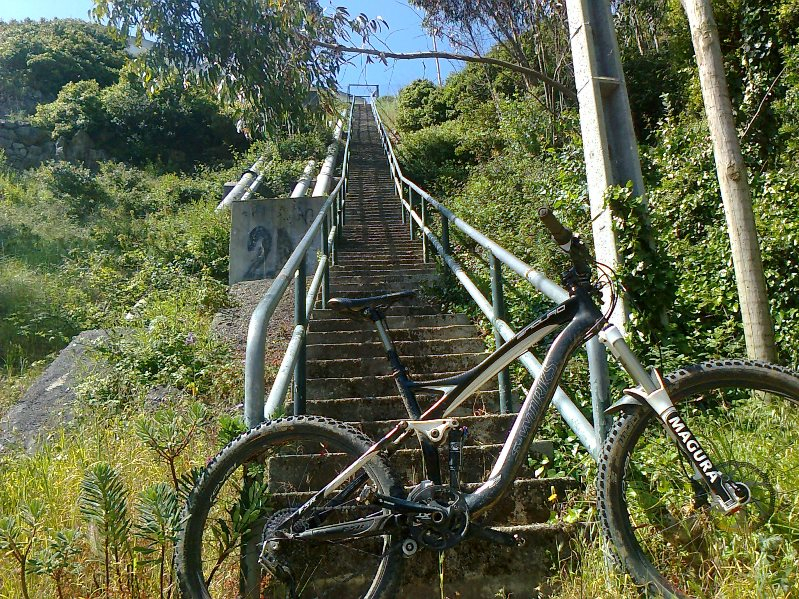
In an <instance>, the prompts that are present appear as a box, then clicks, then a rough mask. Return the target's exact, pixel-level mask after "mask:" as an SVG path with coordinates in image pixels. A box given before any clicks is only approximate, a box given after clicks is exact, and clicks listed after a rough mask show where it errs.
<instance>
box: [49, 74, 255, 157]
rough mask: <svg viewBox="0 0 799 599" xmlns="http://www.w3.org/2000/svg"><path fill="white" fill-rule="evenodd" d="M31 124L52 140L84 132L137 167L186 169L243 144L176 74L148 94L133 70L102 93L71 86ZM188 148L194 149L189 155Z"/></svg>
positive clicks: (93, 85) (212, 104)
mask: <svg viewBox="0 0 799 599" xmlns="http://www.w3.org/2000/svg"><path fill="white" fill-rule="evenodd" d="M33 120H34V123H35V124H37V125H39V126H41V127H45V128H47V129H50V130H52V132H53V134H52V135H53V139H58V138H60V137H64V138H66V139H71V138H72V137H73V136H74V135H75V134H76V133H77V132H78V131H84V132H86V133H87V134H88V135H89V136H90V138H91V139H92V140H93V141H94V143H95V144H96V146H97V147H98V148H100V149H103V150H105V151H106V152H107V153H108V154H109V155H111V156H114V157H115V158H116V159H117V160H123V161H126V162H129V163H131V164H138V165H144V164H147V163H153V162H154V163H161V164H166V165H167V166H170V167H173V168H174V167H177V168H186V167H189V166H191V165H193V164H195V163H197V162H209V161H212V160H219V159H222V158H226V157H227V156H228V153H229V151H230V148H239V149H241V148H242V147H243V146H244V143H245V139H244V137H243V136H242V135H240V134H239V133H237V131H236V125H235V120H234V119H233V117H232V116H230V115H228V114H226V113H225V112H224V111H223V110H222V109H221V108H220V106H219V104H218V103H217V102H216V101H215V100H213V99H212V98H211V96H210V95H208V94H206V93H203V92H202V91H201V90H199V89H197V88H190V89H184V87H183V85H182V83H180V82H178V81H177V80H175V78H174V76H173V78H172V79H170V80H169V81H167V82H164V83H163V84H162V86H161V87H159V89H158V91H157V92H156V93H152V94H148V93H147V90H146V89H145V87H144V86H143V85H142V84H141V83H140V82H139V81H138V80H137V79H136V78H135V77H134V75H133V74H132V73H131V72H130V70H129V69H126V70H124V71H123V72H122V75H121V77H120V80H119V81H118V82H117V83H115V84H114V85H111V86H108V87H106V88H104V89H101V87H100V85H99V84H98V83H97V82H96V81H94V80H90V81H80V82H77V83H68V84H67V85H65V86H64V87H63V88H62V89H61V91H59V93H58V97H57V98H56V99H55V101H53V102H51V103H49V104H40V105H39V106H38V107H37V110H36V115H35V117H34V119H33ZM187 147H190V148H192V149H194V150H195V151H194V152H193V153H192V155H191V156H189V155H188V154H187V153H186V148H187Z"/></svg>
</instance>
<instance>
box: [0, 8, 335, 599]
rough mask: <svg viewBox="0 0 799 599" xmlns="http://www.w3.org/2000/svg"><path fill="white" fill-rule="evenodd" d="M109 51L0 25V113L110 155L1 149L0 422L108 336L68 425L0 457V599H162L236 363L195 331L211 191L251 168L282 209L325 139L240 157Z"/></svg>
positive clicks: (83, 33)
mask: <svg viewBox="0 0 799 599" xmlns="http://www.w3.org/2000/svg"><path fill="white" fill-rule="evenodd" d="M122 47H123V46H122V45H121V44H119V42H117V41H116V40H115V38H113V37H112V36H111V35H110V34H108V33H107V31H106V30H104V29H102V28H100V27H96V26H94V25H89V24H86V23H82V22H77V21H46V22H41V23H33V22H25V23H6V24H2V25H0V71H2V72H3V73H4V77H3V78H2V81H3V86H4V87H3V88H2V90H0V94H6V95H5V96H3V97H6V98H8V97H9V90H13V89H16V90H17V91H18V92H20V93H18V94H17V96H16V98H17V99H18V100H20V105H26V106H28V107H29V109H28V110H27V112H28V114H22V113H21V112H20V111H18V112H17V113H15V114H13V115H12V116H14V117H16V118H33V120H34V122H35V123H36V124H38V125H40V126H43V127H46V128H48V129H50V130H51V131H52V134H53V139H54V140H55V139H57V138H58V137H61V136H64V137H66V138H69V137H71V136H74V135H75V134H76V133H78V132H83V133H86V134H88V135H89V136H90V137H91V138H92V139H93V140H94V142H95V143H96V145H97V146H98V147H100V148H102V149H103V151H104V152H105V154H106V155H107V156H108V158H109V159H108V160H107V161H103V162H100V163H99V164H97V165H96V166H95V167H94V168H91V169H90V168H87V167H86V166H84V165H80V164H71V163H68V162H52V161H50V162H46V163H45V164H43V165H42V166H40V167H38V168H36V169H31V170H28V171H25V172H20V171H17V170H14V169H12V168H11V167H10V166H8V164H7V163H6V162H5V160H4V158H3V154H2V151H0V215H1V216H0V414H4V413H5V412H6V411H7V410H8V408H9V407H10V406H11V405H12V404H13V403H14V402H15V401H17V400H18V399H19V397H20V395H21V393H22V392H23V391H24V389H25V388H26V387H27V386H28V385H29V384H30V382H31V381H32V380H33V379H34V378H35V377H36V376H37V375H38V374H40V373H41V372H42V370H43V369H44V368H45V367H46V365H47V364H48V363H49V361H50V360H51V359H52V357H53V356H54V355H55V352H57V351H59V350H61V349H62V348H63V347H64V346H65V345H66V344H67V343H68V342H69V340H70V339H71V338H72V337H73V336H74V335H76V334H77V333H79V332H80V331H83V330H88V329H104V330H106V331H107V332H108V339H107V340H106V341H105V342H103V343H101V344H100V345H99V346H98V347H96V348H95V350H94V351H95V352H96V356H97V357H98V358H99V359H100V360H101V361H103V362H104V363H106V364H107V367H105V368H103V369H98V371H97V372H95V373H91V374H89V375H88V376H87V377H86V378H85V380H84V381H83V383H82V384H81V385H80V386H79V387H78V388H77V389H75V391H76V395H77V403H76V405H75V407H74V412H75V418H74V421H73V422H72V423H70V424H69V425H68V426H66V427H64V428H63V429H61V430H55V431H42V432H43V433H45V434H46V435H47V438H46V439H45V440H44V441H43V443H42V444H41V445H40V449H38V450H37V451H35V452H33V453H24V452H23V451H22V450H17V449H14V448H6V449H5V450H4V452H3V453H2V454H0V597H31V598H33V597H56V596H58V597H87V596H108V597H110V596H114V597H118V596H126V597H159V596H160V597H166V596H174V593H175V591H174V587H173V582H174V581H173V575H172V573H171V567H170V565H169V564H170V561H171V560H170V557H169V556H170V555H171V547H172V542H173V539H174V534H175V525H176V518H177V514H178V509H179V507H180V505H181V504H182V500H181V499H180V497H182V496H183V493H185V491H186V490H187V487H188V486H189V485H190V481H191V480H192V477H193V476H194V473H195V472H196V468H197V467H199V466H201V465H203V463H204V461H205V460H206V459H207V457H208V456H209V455H212V454H213V453H215V451H216V448H217V445H218V444H220V443H222V444H224V443H225V442H226V441H227V440H228V439H229V438H230V436H231V435H232V434H234V433H235V432H236V431H238V430H239V428H240V426H241V425H240V423H239V418H238V413H239V411H240V409H239V408H237V405H238V404H239V403H240V401H241V397H242V387H241V384H242V381H241V379H242V367H241V362H240V357H239V356H235V355H233V354H232V352H231V350H230V349H229V348H228V346H227V345H225V344H224V343H222V342H221V341H219V340H218V339H216V338H215V337H214V336H212V334H211V331H210V324H211V319H212V317H213V315H214V314H215V313H216V312H217V311H218V310H219V309H220V308H223V307H225V306H227V304H228V297H227V280H228V241H229V233H230V220H229V219H230V216H229V213H228V212H216V211H215V210H214V208H215V207H216V205H217V203H218V201H219V199H220V193H221V190H222V184H223V183H224V182H226V181H229V180H231V179H233V180H235V179H237V178H238V177H239V176H240V174H241V171H242V170H243V169H244V168H247V167H249V165H251V164H252V163H253V162H254V161H255V159H256V157H258V156H264V157H265V158H266V162H265V164H266V166H265V170H264V175H265V177H264V180H263V183H262V185H261V187H260V189H259V192H260V193H261V194H262V195H264V196H266V197H270V196H272V197H274V196H285V195H288V192H289V191H290V188H291V186H293V184H294V182H295V181H296V179H297V178H298V176H299V174H300V173H301V172H302V169H303V167H304V165H305V163H306V161H307V160H308V158H311V157H315V158H317V159H319V158H321V157H323V156H324V154H325V151H326V146H327V142H328V136H329V133H327V132H326V131H325V130H324V128H322V127H321V126H319V125H318V124H317V123H316V121H313V122H310V123H309V124H308V125H307V126H305V127H304V129H302V131H304V132H301V133H294V134H288V133H287V132H285V131H281V132H280V134H279V135H277V136H276V137H275V138H274V139H272V140H263V141H258V142H256V143H255V144H253V145H252V146H250V147H249V148H248V149H246V150H245V148H247V145H248V143H249V142H248V141H247V140H246V139H245V138H244V136H243V135H241V134H239V133H237V132H236V126H235V122H234V121H233V120H232V118H231V117H230V116H229V115H228V114H227V113H226V111H225V110H224V109H222V108H221V107H220V106H219V104H218V103H217V102H216V101H215V100H214V99H213V98H212V97H211V96H210V95H208V94H206V93H204V92H201V91H199V90H196V89H189V90H186V89H184V88H183V86H182V85H180V84H178V83H177V82H173V83H172V84H170V85H165V86H162V87H161V88H160V89H159V90H158V91H157V92H156V93H154V94H147V93H146V90H145V88H144V86H143V85H142V84H141V83H140V82H139V80H138V79H137V78H136V77H135V76H134V75H133V72H132V71H133V66H132V65H131V64H130V63H129V62H128V59H127V57H126V55H125V54H124V52H122ZM86 52H94V53H95V58H94V59H93V60H88V59H87V58H86ZM45 63H46V64H47V65H48V66H47V68H48V69H50V71H48V72H51V73H58V74H59V75H58V77H56V76H55V75H53V76H48V77H45V78H44V79H43V77H44V76H45V73H44V72H43V71H42V69H44V68H45V67H44V64H45ZM5 75H8V77H5ZM42 81H47V86H45V87H42V86H41V85H42ZM37 82H38V83H37ZM15 85H16V86H17V87H16V88H15V87H14V86H15ZM37 85H40V86H39V87H37ZM57 85H60V87H59V88H58V89H56V86H57ZM23 92H24V93H23ZM31 99H33V100H32V103H33V104H34V105H33V106H31V102H28V100H31ZM35 100H40V101H39V102H38V105H35V104H36V102H35ZM295 131H296V127H295ZM236 148H239V150H236ZM238 532H239V533H240V532H241V531H238ZM231 534H232V535H233V537H232V538H234V539H235V538H236V537H235V535H236V534H238V533H237V531H232V532H231ZM23 575H24V576H23ZM23 578H24V583H23Z"/></svg>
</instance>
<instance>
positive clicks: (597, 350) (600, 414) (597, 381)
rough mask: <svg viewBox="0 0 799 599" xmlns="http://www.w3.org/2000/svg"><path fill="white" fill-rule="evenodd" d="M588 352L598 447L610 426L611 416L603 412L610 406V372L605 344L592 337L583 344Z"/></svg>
mask: <svg viewBox="0 0 799 599" xmlns="http://www.w3.org/2000/svg"><path fill="white" fill-rule="evenodd" d="M585 350H586V353H587V354H588V376H589V379H590V381H591V408H592V412H593V414H594V430H595V431H596V437H597V443H598V447H602V445H603V444H604V443H605V438H606V437H607V436H608V431H609V430H610V426H611V418H610V416H608V415H607V414H605V410H607V409H608V407H610V395H609V389H610V374H609V372H608V354H607V351H606V350H605V346H604V345H602V344H601V343H600V342H599V340H598V339H597V338H596V337H594V338H592V339H589V340H588V343H586V344H585Z"/></svg>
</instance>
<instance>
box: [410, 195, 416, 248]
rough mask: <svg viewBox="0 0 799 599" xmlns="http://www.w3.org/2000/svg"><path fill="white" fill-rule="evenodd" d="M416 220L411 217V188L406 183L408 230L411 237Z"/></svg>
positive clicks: (414, 230)
mask: <svg viewBox="0 0 799 599" xmlns="http://www.w3.org/2000/svg"><path fill="white" fill-rule="evenodd" d="M415 225H416V221H415V220H414V219H413V188H412V187H411V186H410V185H408V230H409V232H410V234H411V239H413V236H414V234H415V232H416V226H415Z"/></svg>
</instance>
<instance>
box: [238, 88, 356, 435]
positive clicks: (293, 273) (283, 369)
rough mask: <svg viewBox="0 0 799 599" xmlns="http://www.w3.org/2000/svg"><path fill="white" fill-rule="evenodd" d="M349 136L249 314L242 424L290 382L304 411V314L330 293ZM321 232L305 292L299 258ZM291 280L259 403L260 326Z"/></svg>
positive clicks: (268, 411)
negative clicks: (280, 338)
mask: <svg viewBox="0 0 799 599" xmlns="http://www.w3.org/2000/svg"><path fill="white" fill-rule="evenodd" d="M354 105H355V101H354V99H353V101H352V103H351V104H350V108H349V114H348V117H347V123H348V128H351V126H352V112H353V107H354ZM350 137H351V136H348V137H347V144H346V146H345V148H344V158H343V160H342V166H341V177H340V179H339V181H338V183H337V184H336V186H335V187H334V188H333V191H332V192H331V193H330V195H329V196H328V198H327V200H326V201H325V203H324V204H322V207H321V209H320V210H319V214H318V215H317V216H316V218H315V219H314V221H313V223H311V226H310V227H309V228H308V231H307V232H306V233H305V236H304V237H303V238H302V240H301V241H300V242H299V244H297V247H296V248H295V249H294V251H293V252H292V254H291V256H290V257H289V259H288V261H287V262H286V264H285V266H283V268H282V269H281V270H280V272H279V273H278V275H277V276H276V277H275V280H274V281H273V282H272V285H271V286H270V287H269V291H267V292H266V295H264V297H263V299H262V300H261V301H260V302H259V304H258V306H257V307H256V308H255V311H254V312H253V314H252V316H251V317H250V326H249V329H248V331H247V350H246V357H245V364H244V420H245V422H246V424H247V426H248V427H253V426H256V425H257V424H259V423H260V422H263V420H264V419H265V418H269V417H271V416H273V415H274V414H275V412H277V411H278V409H279V408H280V407H281V406H282V405H283V402H284V400H285V397H286V392H287V391H288V388H289V385H290V383H291V381H292V378H293V380H294V389H293V392H294V406H293V407H294V413H295V414H303V413H305V383H306V376H305V361H306V360H305V355H306V354H305V347H306V333H307V329H308V318H309V317H310V315H311V311H312V310H313V307H314V303H315V302H316V296H317V294H318V293H319V291H320V290H321V292H322V297H321V303H322V307H323V308H324V307H325V306H326V305H327V300H328V298H329V296H330V266H331V265H334V264H335V260H336V243H337V241H339V240H340V238H341V229H342V227H343V225H344V212H345V208H346V206H345V205H346V197H347V180H348V176H349V157H350ZM317 235H319V236H321V248H320V252H319V264H318V266H317V267H316V272H315V273H314V277H313V280H312V281H311V285H310V287H309V288H308V290H307V291H306V288H305V286H306V283H307V277H306V275H307V273H306V266H305V259H306V255H307V254H308V251H309V250H310V249H311V247H312V245H313V241H314V238H315V237H316V236H317ZM292 279H294V325H295V326H294V331H293V333H292V335H291V340H290V341H289V345H288V349H287V350H286V354H285V356H284V357H283V362H282V363H281V365H280V368H279V369H278V372H277V376H276V378H275V381H274V383H273V385H272V389H271V390H270V392H269V397H268V398H266V401H264V395H265V389H264V353H265V351H264V350H265V341H266V327H267V325H268V324H269V320H270V319H271V318H272V315H273V314H274V313H275V310H276V309H277V305H278V303H279V302H280V300H281V299H282V297H283V294H284V293H285V292H286V289H287V288H288V286H289V283H290V282H291V280H292Z"/></svg>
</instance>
